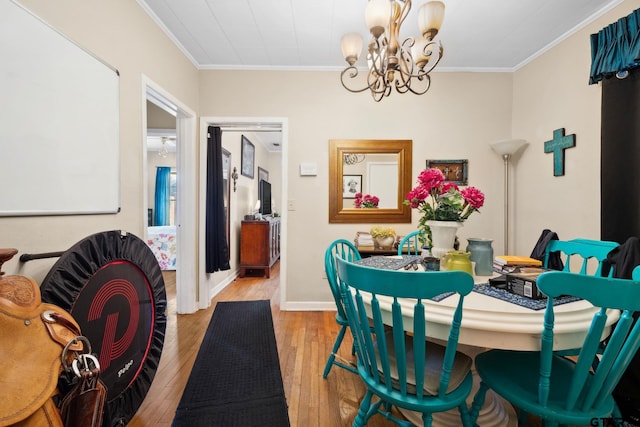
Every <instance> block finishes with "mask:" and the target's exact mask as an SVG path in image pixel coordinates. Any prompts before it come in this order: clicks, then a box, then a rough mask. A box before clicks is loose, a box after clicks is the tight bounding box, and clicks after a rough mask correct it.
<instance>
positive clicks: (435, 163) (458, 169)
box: [427, 159, 469, 185]
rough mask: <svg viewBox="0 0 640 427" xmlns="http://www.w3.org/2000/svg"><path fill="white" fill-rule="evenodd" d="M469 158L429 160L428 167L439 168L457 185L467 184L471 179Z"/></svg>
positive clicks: (445, 176) (445, 177)
mask: <svg viewBox="0 0 640 427" xmlns="http://www.w3.org/2000/svg"><path fill="white" fill-rule="evenodd" d="M468 166H469V160H467V159H462V160H427V169H429V168H437V169H440V170H441V171H442V173H443V174H444V179H445V180H447V181H449V182H453V183H454V184H456V185H467V182H468V181H469V167H468Z"/></svg>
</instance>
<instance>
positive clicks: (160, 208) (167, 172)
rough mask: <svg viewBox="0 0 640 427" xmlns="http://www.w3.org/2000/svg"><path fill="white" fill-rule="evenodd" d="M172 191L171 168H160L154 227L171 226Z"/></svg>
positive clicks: (157, 178)
mask: <svg viewBox="0 0 640 427" xmlns="http://www.w3.org/2000/svg"><path fill="white" fill-rule="evenodd" d="M170 191H171V168H170V167H169V166H158V169H157V170H156V197H155V212H154V215H153V225H169V197H170Z"/></svg>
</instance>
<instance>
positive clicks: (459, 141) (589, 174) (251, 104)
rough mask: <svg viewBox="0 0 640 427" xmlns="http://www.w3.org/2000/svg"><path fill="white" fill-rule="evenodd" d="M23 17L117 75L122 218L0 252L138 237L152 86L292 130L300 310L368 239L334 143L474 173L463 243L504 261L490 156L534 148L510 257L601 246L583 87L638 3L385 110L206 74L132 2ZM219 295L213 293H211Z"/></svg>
mask: <svg viewBox="0 0 640 427" xmlns="http://www.w3.org/2000/svg"><path fill="white" fill-rule="evenodd" d="M21 3H22V4H24V5H25V6H27V7H29V8H31V9H32V10H33V11H34V12H35V13H36V14H38V15H40V16H41V17H42V18H44V19H45V20H46V21H48V22H49V23H51V24H52V25H53V26H55V27H56V28H57V29H59V30H60V31H62V32H63V33H65V34H67V35H68V36H70V37H71V38H73V39H75V40H76V41H77V42H79V43H80V44H81V45H82V46H84V47H86V48H88V49H89V50H90V51H92V52H93V53H95V54H96V55H97V56H99V57H101V58H102V59H104V60H105V61H106V62H108V63H109V64H111V65H112V66H114V67H116V68H117V69H118V70H119V71H120V76H121V77H120V139H121V147H120V148H121V153H120V156H121V194H122V212H121V213H120V214H118V215H97V216H96V215H87V216H74V217H68V216H64V217H31V218H0V236H1V239H2V243H1V245H2V246H3V247H16V248H18V249H19V250H20V251H21V252H49V251H58V250H64V249H66V248H67V247H69V246H70V245H72V244H73V243H75V242H76V241H78V240H79V239H81V238H83V237H85V236H87V235H89V234H92V233H95V232H99V231H103V230H110V229H123V230H127V231H131V232H134V233H137V234H142V233H143V228H144V222H143V218H145V216H144V215H142V212H141V211H142V206H143V200H142V198H143V188H142V186H143V176H144V174H145V171H144V170H142V158H143V147H144V142H143V141H142V126H143V118H142V111H143V101H142V99H143V93H142V90H143V89H142V78H143V75H145V76H147V77H148V78H149V79H151V80H152V81H154V82H155V83H157V84H158V85H159V86H161V87H162V88H164V89H165V90H166V91H168V92H169V93H171V95H172V96H174V97H175V98H176V99H179V100H180V101H181V102H182V103H183V104H184V105H186V106H188V107H189V108H190V109H192V110H194V111H196V112H197V113H198V114H199V115H200V116H203V117H205V116H234V117H246V116H259V117H285V118H287V120H288V125H289V134H288V135H289V138H288V140H287V141H285V148H284V149H285V150H286V152H287V158H288V162H287V168H288V171H289V174H288V176H278V175H279V174H278V172H277V171H276V169H274V168H273V167H271V168H270V177H271V178H272V180H273V179H280V183H282V182H284V180H285V179H286V180H288V181H287V184H288V194H287V195H284V194H283V195H281V196H279V197H278V199H277V201H279V203H281V204H282V205H283V206H286V205H287V204H286V200H282V199H283V198H285V197H286V198H287V199H289V200H294V201H295V205H296V210H295V211H290V212H287V215H288V224H287V225H288V239H287V241H286V242H283V245H285V246H286V251H287V254H288V263H287V269H286V271H282V274H283V275H286V278H287V282H288V287H287V289H286V300H288V301H291V302H293V305H292V306H294V307H301V308H304V307H305V303H308V307H312V306H313V303H316V302H327V303H330V302H331V301H332V299H331V296H330V293H329V290H328V287H327V285H326V280H325V279H324V278H323V276H324V272H323V253H324V248H325V247H326V246H327V245H328V244H329V243H330V242H331V241H333V240H334V239H336V238H340V237H346V238H353V237H354V236H355V233H356V231H359V230H363V229H364V230H366V229H368V228H369V225H362V224H353V225H350V224H329V223H328V218H327V215H328V214H327V211H328V191H329V189H328V175H327V174H328V141H329V140H330V139H336V138H349V139H361V138H371V139H412V140H413V175H414V176H416V175H417V173H418V172H419V171H420V170H421V169H423V168H424V167H425V160H426V159H468V160H469V184H470V185H474V186H477V187H478V188H480V189H481V190H483V191H484V192H485V194H486V205H485V207H484V208H482V211H481V213H480V214H474V215H473V216H472V217H471V219H469V220H468V221H467V222H466V223H465V225H464V227H463V228H462V229H461V230H460V233H459V235H460V237H461V238H462V242H463V245H465V244H466V242H465V240H464V239H465V238H467V237H487V238H493V239H494V248H495V249H496V252H500V251H501V249H502V224H503V222H502V212H503V210H502V209H503V205H502V188H503V187H502V184H503V177H502V172H503V169H502V160H501V159H500V158H498V156H496V155H495V154H494V153H493V152H492V151H491V149H490V147H489V144H490V143H491V142H493V141H496V140H500V139H505V138H511V137H517V138H524V139H527V140H528V141H530V146H529V147H528V148H527V150H526V151H525V152H524V153H523V155H522V157H521V159H519V161H518V162H517V168H516V171H515V174H514V185H515V190H516V192H515V195H514V198H513V202H514V215H515V216H516V217H517V221H516V222H515V223H514V228H515V230H514V233H513V235H514V239H515V241H516V244H515V246H514V248H515V249H514V250H515V251H516V252H520V253H527V252H529V251H530V250H531V247H532V245H533V243H535V239H536V238H537V236H538V235H539V233H540V231H541V229H542V228H544V227H549V228H552V229H554V230H557V231H558V232H559V233H560V236H561V237H562V238H572V237H578V236H584V237H598V235H599V230H598V224H599V197H598V194H599V172H598V171H599V128H600V126H599V117H600V114H599V108H600V104H599V103H600V87H599V86H588V85H587V79H588V72H589V66H588V65H589V45H588V35H589V33H591V32H595V31H597V30H599V29H600V28H602V27H603V26H605V25H607V24H609V23H610V22H613V21H615V20H616V19H618V18H619V17H621V16H625V15H627V14H628V13H630V12H631V11H632V10H633V9H635V8H637V7H639V6H640V0H633V1H631V0H627V1H625V2H623V3H622V4H621V5H620V6H618V7H617V8H615V9H614V10H613V11H611V12H610V13H608V14H607V15H606V16H605V17H603V18H601V19H599V20H598V21H597V22H594V23H592V24H591V25H590V26H589V28H587V29H585V30H582V31H580V32H579V33H577V34H576V35H574V36H572V37H571V38H569V39H568V40H566V41H564V42H562V43H561V44H560V45H558V46H557V47H555V48H554V49H552V50H550V51H549V52H547V53H546V54H544V55H543V56H541V57H540V58H538V59H537V60H536V61H534V62H532V63H531V64H529V65H527V66H526V67H524V68H522V69H521V70H519V71H517V72H515V73H512V74H509V73H502V74H500V73H443V72H437V73H435V74H434V75H433V84H432V89H431V90H430V91H429V92H428V93H427V94H426V95H423V96H413V95H409V94H407V95H397V94H393V95H392V96H391V97H390V98H388V99H385V100H383V101H382V102H380V103H375V102H373V101H372V99H371V98H370V96H368V95H367V94H364V93H362V94H352V93H349V92H347V91H346V90H344V89H343V88H342V86H341V85H340V84H339V72H338V71H334V72H328V71H327V72H321V71H318V72H312V71H309V72H293V71H242V72H234V71H210V70H209V71H204V70H203V71H197V70H196V69H195V68H194V67H193V65H192V64H191V63H190V62H189V61H188V60H187V59H186V58H185V56H184V55H183V54H182V53H181V52H180V51H179V50H178V49H177V48H176V47H175V46H174V45H173V43H172V42H171V41H170V40H169V39H168V38H167V37H166V36H165V35H164V34H163V33H162V32H161V30H160V29H159V28H158V27H157V26H156V25H155V24H154V23H153V22H152V21H151V19H150V18H149V17H148V16H147V15H146V14H145V13H144V12H143V10H142V9H141V8H140V7H139V6H138V4H137V3H136V2H133V1H125V0H114V1H109V2H102V1H97V0H90V1H86V2H77V1H72V0H59V1H56V2H42V1H38V0H22V1H21ZM445 43H446V41H445ZM34 119H37V118H34ZM560 127H564V128H566V130H567V133H575V134H576V135H577V147H576V148H572V149H569V150H567V153H566V155H567V160H566V175H565V176H564V177H559V178H554V177H553V173H552V158H551V155H548V154H544V153H543V151H542V144H543V142H544V141H546V140H548V139H551V136H552V132H553V130H554V129H557V128H560ZM231 144H235V142H233V143H231ZM237 149H238V148H237V147H236V148H235V149H233V150H231V151H233V153H234V154H233V155H232V162H233V165H235V166H237V167H238V168H239V161H240V153H239V151H236V150H237ZM267 156H271V155H267ZM260 161H262V160H260ZM265 162H267V160H265ZM302 162H315V163H317V165H318V175H317V176H314V177H301V176H299V165H300V163H302ZM257 164H259V163H258V162H257ZM200 184H202V181H201V182H200ZM253 184H255V180H253V183H248V182H243V181H242V177H241V181H239V183H238V185H239V186H242V190H240V189H239V190H238V192H237V193H236V197H237V200H236V201H235V202H234V203H233V202H232V210H235V213H234V215H235V218H240V217H241V215H244V213H245V211H246V210H247V206H248V205H249V204H250V203H251V199H252V196H251V191H256V190H251V188H252V187H254V185H253ZM250 187H251V188H250ZM253 200H255V197H254V198H253ZM417 221H418V218H417V216H416V215H414V217H413V224H403V225H394V226H395V228H396V229H397V230H398V232H399V233H406V232H409V231H411V230H413V229H415V226H416V224H417ZM236 227H237V225H236ZM232 253H234V251H233V249H232ZM52 263H53V261H49V260H42V261H32V262H30V263H28V264H26V265H25V267H24V268H20V266H19V264H18V263H17V261H12V262H11V263H9V264H8V265H7V266H6V270H7V271H8V272H9V273H16V272H19V273H22V274H28V275H31V276H34V277H35V278H36V279H37V280H39V279H41V278H42V276H43V275H44V274H46V272H47V271H48V269H49V267H50V265H51V264H52ZM218 281H219V280H218V279H213V280H212V284H211V286H213V285H215V283H216V282H218Z"/></svg>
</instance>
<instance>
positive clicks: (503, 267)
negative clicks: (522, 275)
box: [493, 255, 542, 274]
mask: <svg viewBox="0 0 640 427" xmlns="http://www.w3.org/2000/svg"><path fill="white" fill-rule="evenodd" d="M523 267H542V261H540V260H538V259H535V258H530V257H528V256H520V255H498V256H496V257H495V258H494V259H493V270H494V271H495V272H496V273H501V274H507V273H513V272H517V271H520V269H521V268H523Z"/></svg>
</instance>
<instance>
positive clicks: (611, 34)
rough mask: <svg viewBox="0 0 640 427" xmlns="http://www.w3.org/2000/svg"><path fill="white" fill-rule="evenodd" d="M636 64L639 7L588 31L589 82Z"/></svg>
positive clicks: (639, 55)
mask: <svg viewBox="0 0 640 427" xmlns="http://www.w3.org/2000/svg"><path fill="white" fill-rule="evenodd" d="M638 66H640V9H636V10H635V11H633V12H632V13H631V14H630V15H628V16H626V17H624V18H620V19H619V20H618V21H617V22H614V23H613V24H610V25H609V26H607V27H605V28H603V29H602V30H600V31H599V32H598V33H596V34H591V73H590V75H589V84H594V83H598V82H599V81H600V80H602V79H604V78H609V77H611V76H613V75H615V74H616V73H620V72H623V71H628V70H631V69H633V68H636V67H638Z"/></svg>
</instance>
